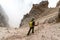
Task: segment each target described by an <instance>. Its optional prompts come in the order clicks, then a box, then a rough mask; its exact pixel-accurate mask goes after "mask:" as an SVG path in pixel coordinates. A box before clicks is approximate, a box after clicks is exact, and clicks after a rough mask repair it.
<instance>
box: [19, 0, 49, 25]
mask: <svg viewBox="0 0 60 40" xmlns="http://www.w3.org/2000/svg"><path fill="white" fill-rule="evenodd" d="M48 4H49V3H48V1H42V2H41V3H39V4H33V7H32V9H31V11H30V12H29V13H28V14H26V15H24V17H23V19H22V22H21V24H20V25H24V24H28V22H29V21H30V20H31V18H33V17H34V18H35V19H37V18H39V16H40V15H41V14H42V13H43V12H44V11H45V10H46V9H47V8H48Z"/></svg>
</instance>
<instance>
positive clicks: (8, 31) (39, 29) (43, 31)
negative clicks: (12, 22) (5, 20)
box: [0, 23, 60, 40]
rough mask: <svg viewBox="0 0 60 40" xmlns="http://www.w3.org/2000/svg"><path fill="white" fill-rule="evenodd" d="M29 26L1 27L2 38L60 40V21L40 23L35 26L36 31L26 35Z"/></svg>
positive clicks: (7, 39) (0, 37)
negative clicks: (17, 27)
mask: <svg viewBox="0 0 60 40" xmlns="http://www.w3.org/2000/svg"><path fill="white" fill-rule="evenodd" d="M28 29H29V27H22V28H19V29H12V28H0V40H59V39H60V23H57V24H40V25H38V26H36V27H35V33H34V34H30V35H29V36H26V34H27V32H28Z"/></svg>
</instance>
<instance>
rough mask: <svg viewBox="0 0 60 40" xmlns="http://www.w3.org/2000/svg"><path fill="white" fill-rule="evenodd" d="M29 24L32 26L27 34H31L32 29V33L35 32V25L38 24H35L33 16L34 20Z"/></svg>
mask: <svg viewBox="0 0 60 40" xmlns="http://www.w3.org/2000/svg"><path fill="white" fill-rule="evenodd" d="M29 26H30V29H29V31H28V33H27V35H29V34H30V31H31V30H32V33H34V26H37V25H35V21H34V18H32V20H31V21H30V22H29Z"/></svg>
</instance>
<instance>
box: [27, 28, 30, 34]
mask: <svg viewBox="0 0 60 40" xmlns="http://www.w3.org/2000/svg"><path fill="white" fill-rule="evenodd" d="M30 31H31V27H30V29H29V31H28V34H27V35H29V34H30Z"/></svg>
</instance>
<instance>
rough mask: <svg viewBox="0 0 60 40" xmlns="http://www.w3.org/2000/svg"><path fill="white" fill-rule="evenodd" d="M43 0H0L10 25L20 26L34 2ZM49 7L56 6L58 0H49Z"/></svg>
mask: <svg viewBox="0 0 60 40" xmlns="http://www.w3.org/2000/svg"><path fill="white" fill-rule="evenodd" d="M41 1H42V0H0V5H1V6H2V8H3V9H4V11H5V12H6V14H7V15H8V18H9V24H10V27H13V28H15V27H17V28H18V27H19V24H20V22H21V19H22V18H23V15H25V14H26V13H28V12H29V11H30V10H31V8H32V4H36V3H39V2H41ZM48 1H49V7H55V6H56V3H57V2H58V0H48Z"/></svg>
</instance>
